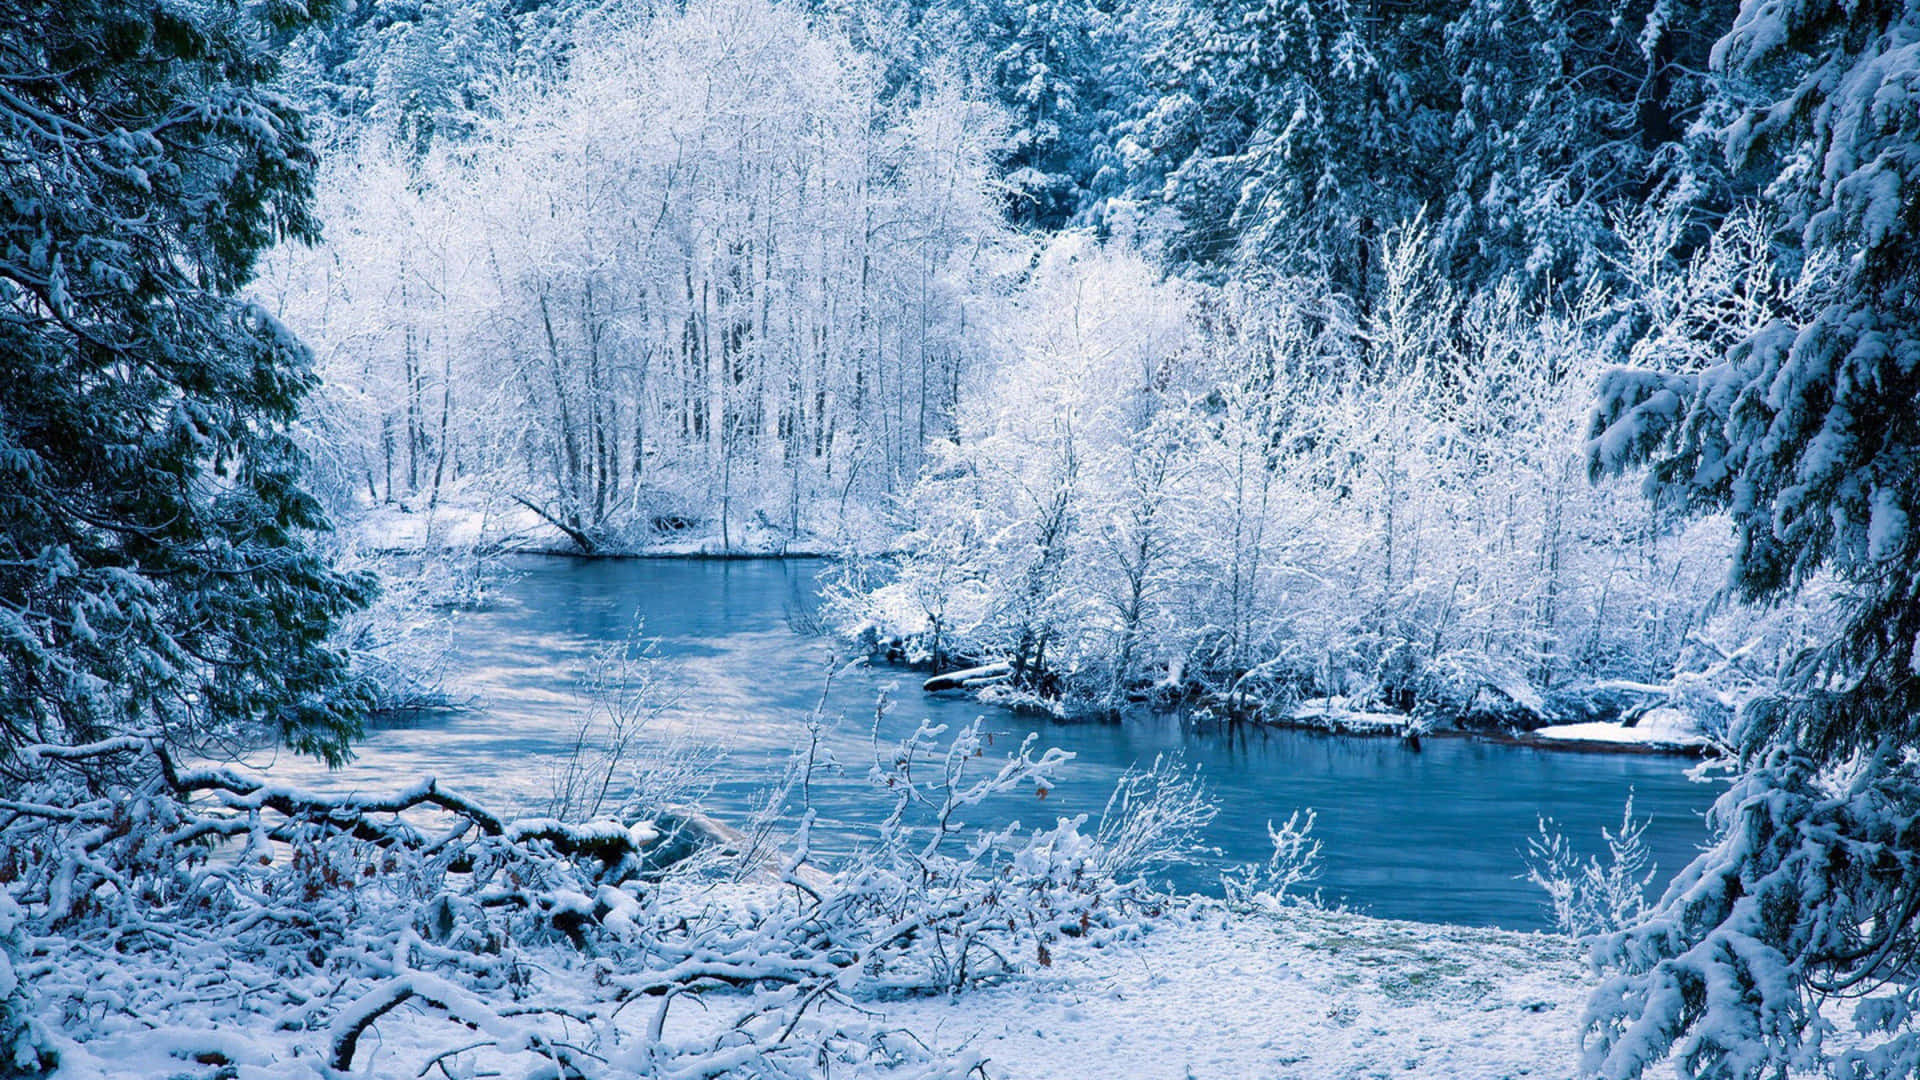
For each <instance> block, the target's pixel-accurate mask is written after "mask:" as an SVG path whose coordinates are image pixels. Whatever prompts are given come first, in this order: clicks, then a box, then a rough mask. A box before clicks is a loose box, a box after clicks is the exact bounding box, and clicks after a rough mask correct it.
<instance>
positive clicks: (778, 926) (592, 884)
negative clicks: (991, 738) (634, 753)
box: [0, 725, 1190, 1078]
mask: <svg viewBox="0 0 1920 1080" xmlns="http://www.w3.org/2000/svg"><path fill="white" fill-rule="evenodd" d="M1069 757H1070V755H1068V754H1065V753H1063V752H1061V751H1057V750H1049V751H1046V752H1039V751H1038V750H1036V748H1035V747H1034V744H1033V740H1032V739H1031V738H1029V739H1028V740H1027V742H1026V743H1024V744H1022V745H1021V746H1020V747H1018V748H1017V749H1015V750H1013V751H1012V752H1011V753H1008V754H1006V755H1004V756H1003V757H1000V758H998V759H995V758H994V757H991V756H990V755H989V750H988V746H987V741H986V739H985V737H984V736H983V735H982V733H981V732H980V730H979V728H978V726H977V725H974V726H970V727H968V728H966V729H964V730H962V731H960V732H958V733H956V734H954V735H953V736H952V737H951V738H946V737H944V735H943V732H942V731H941V730H940V729H938V728H931V727H924V726H923V727H922V728H921V729H920V730H919V731H917V732H916V733H915V734H914V735H913V736H912V737H911V738H909V739H908V740H906V741H905V742H903V743H902V744H900V745H899V746H898V747H895V748H892V749H891V750H889V751H888V752H886V753H884V754H883V755H881V756H880V757H879V758H878V759H877V760H876V762H875V765H874V769H873V772H872V780H873V789H874V792H875V795H876V797H877V798H879V799H882V800H884V801H885V803H886V805H888V806H889V808H890V810H889V813H888V815H887V817H886V818H885V820H884V822H883V823H882V824H881V826H880V827H879V828H878V830H877V832H876V835H875V837H874V839H873V841H872V843H871V844H870V845H868V846H867V847H865V848H864V849H862V850H860V851H858V852H856V853H855V854H854V855H853V856H852V857H850V858H848V859H847V860H845V862H844V863H843V864H840V865H838V866H836V867H821V866H816V865H815V864H814V863H813V860H812V856H811V852H810V847H809V835H810V831H811V828H812V817H811V813H810V812H809V813H808V815H807V816H806V817H805V819H804V820H803V822H802V825H801V828H800V831H799V834H798V836H797V837H796V839H795V841H794V842H793V844H792V845H791V847H790V848H789V849H788V850H787V851H786V852H785V853H784V855H782V856H781V857H779V858H777V859H775V860H774V861H773V862H771V863H766V864H755V865H750V866H742V867H737V868H734V870H735V872H733V873H728V874H724V875H721V876H718V877H701V876H698V875H699V873H700V870H698V869H697V868H698V867H707V868H711V867H713V865H714V863H713V862H712V861H711V860H683V861H680V862H678V863H676V866H677V867H679V869H671V868H669V869H665V870H663V868H662V867H660V866H658V865H656V860H654V859H653V858H651V855H652V854H653V852H654V849H655V848H656V846H657V845H659V844H660V843H662V841H663V836H662V830H661V829H660V828H656V827H655V825H654V824H653V823H652V822H650V821H647V820H638V821H624V820H607V819H600V820H586V821H580V822H567V821H562V820H559V819H556V818H550V817H548V818H529V819H519V820H514V819H505V818H501V817H498V816H496V815H494V814H492V813H491V812H489V811H488V810H486V809H485V808H484V807H482V806H480V805H478V804H476V803H474V802H472V801H471V800H468V799H465V798H463V797H461V796H459V795H457V794H454V793H451V792H448V791H446V790H444V789H442V788H440V787H439V786H438V785H437V784H435V783H434V782H432V781H430V780H429V781H422V782H419V783H416V784H413V785H411V786H409V787H405V788H403V789H401V790H399V791H397V792H395V793H393V794H391V795H389V796H338V797H334V796H321V795H317V794H313V793H310V792H304V791H301V790H298V789H293V788H289V787H284V786H280V785H275V784H272V783H270V782H263V781H260V780H257V779H253V778H250V777H247V776H244V775H241V774H239V773H236V772H234V771H232V770H229V769H224V768H217V767H185V766H182V765H180V764H177V763H176V762H175V761H174V759H173V757H172V755H171V754H170V753H168V752H167V750H166V749H165V748H164V747H163V746H161V745H160V744H158V743H157V742H155V741H153V740H150V739H146V738H139V737H124V738H119V739H115V740H110V741H106V742H101V743H97V744H90V745H85V746H77V747H75V746H36V747H30V748H27V749H26V750H25V751H24V752H23V753H22V755H21V756H20V758H19V759H18V760H16V761H15V763H14V764H13V765H12V766H11V768H12V769H13V770H14V771H13V772H12V773H10V774H9V775H10V776H11V777H13V778H14V779H15V780H17V781H18V784H17V786H16V787H13V788H10V789H9V791H10V793H9V796H8V798H7V800H6V802H5V804H4V810H5V815H6V816H5V817H4V818H0V842H3V843H4V847H3V850H4V851H5V852H7V853H8V854H7V860H8V862H7V864H6V865H7V868H8V884H7V891H6V892H5V893H4V894H0V895H4V897H5V899H4V901H3V902H0V919H4V922H0V957H4V960H5V963H4V965H3V966H0V972H3V973H4V974H6V976H7V977H8V978H9V979H14V976H15V973H17V972H20V971H22V970H31V971H33V972H34V973H35V974H34V980H35V981H34V984H33V989H34V991H35V993H34V994H33V995H31V996H29V995H26V994H25V992H24V984H22V983H21V982H19V981H18V980H17V979H15V981H12V982H9V983H6V984H4V986H3V987H0V989H4V991H5V992H4V993H3V994H0V1005H4V1011H0V1018H4V1019H5V1021H6V1023H7V1026H6V1027H5V1028H4V1029H0V1030H4V1032H5V1033H6V1035H7V1037H8V1039H9V1048H10V1050H12V1051H13V1052H15V1053H16V1054H32V1053H37V1052H38V1050H37V1048H38V1047H41V1046H43V1045H46V1043H47V1040H46V1039H43V1038H42V1035H41V1033H42V1031H43V1027H42V1025H44V1029H45V1031H46V1032H47V1033H48V1034H51V1035H52V1036H53V1037H54V1038H55V1039H57V1040H58V1042H59V1044H60V1045H62V1046H64V1047H66V1048H67V1051H66V1052H67V1053H69V1054H71V1055H74V1056H75V1059H76V1060H81V1061H84V1060H87V1055H89V1054H91V1053H92V1052H93V1051H92V1050H90V1047H91V1046H92V1045H93V1044H95V1043H97V1042H100V1041H101V1040H105V1041H106V1042H105V1044H104V1045H115V1044H114V1043H113V1040H114V1039H116V1038H118V1033H120V1032H121V1031H123V1030H124V1028H125V1025H126V1024H128V1023H134V1022H137V1023H139V1024H143V1025H152V1026H153V1028H154V1029H155V1030H158V1031H161V1032H164V1037H163V1038H160V1039H158V1040H156V1042H155V1044H154V1046H155V1047H158V1049H155V1050H151V1052H154V1053H156V1054H158V1055H159V1056H160V1057H170V1058H171V1059H173V1060H177V1061H180V1062H189V1061H200V1062H206V1061H221V1062H227V1063H241V1064H247V1065H252V1066H259V1067H263V1068H264V1067H268V1066H272V1067H274V1068H278V1069H280V1070H281V1071H282V1074H283V1075H309V1074H311V1075H315V1076H317V1077H329V1078H331V1077H336V1076H338V1075H342V1074H346V1073H361V1072H364V1071H366V1070H368V1069H374V1071H385V1070H389V1069H391V1068H392V1067H394V1066H393V1065H392V1064H391V1063H385V1062H383V1063H381V1064H378V1065H377V1066H376V1065H370V1064H369V1061H370V1058H369V1056H368V1055H369V1054H370V1053H375V1052H376V1051H370V1050H369V1049H368V1047H369V1045H370V1043H371V1040H369V1039H368V1035H369V1033H370V1032H373V1031H375V1030H377V1028H378V1027H379V1025H381V1024H382V1023H383V1022H389V1023H390V1022H392V1020H390V1019H387V1018H391V1017H394V1016H396V1015H397V1014H395V1012H394V1010H396V1009H400V1008H401V1007H402V1006H405V1007H406V1009H407V1010H408V1012H409V1014H410V1015H409V1019H407V1020H406V1023H407V1024H408V1025H409V1026H410V1028H412V1029H415V1030H416V1034H415V1035H414V1036H411V1037H410V1038H409V1039H408V1040H407V1043H408V1045H411V1046H418V1047H421V1048H422V1051H421V1052H422V1053H427V1054H429V1055H432V1056H430V1057H429V1059H428V1060H424V1061H414V1062H409V1063H406V1064H405V1065H404V1066H403V1067H404V1068H405V1069H406V1070H407V1071H408V1072H409V1073H411V1072H414V1071H425V1070H428V1069H431V1068H433V1067H435V1063H436V1062H438V1063H441V1064H442V1065H444V1066H446V1067H448V1068H454V1069H455V1072H456V1073H457V1071H458V1068H468V1069H486V1068H497V1067H500V1066H501V1065H503V1064H504V1065H511V1064H513V1063H514V1062H516V1061H517V1062H518V1065H517V1066H515V1067H517V1068H521V1069H525V1068H528V1067H532V1066H534V1065H536V1064H538V1063H541V1062H544V1063H545V1064H546V1066H547V1067H548V1068H550V1069H553V1070H556V1071H558V1072H559V1073H561V1074H564V1075H568V1076H574V1077H584V1078H593V1077H609V1078H610V1077H614V1076H634V1075H643V1076H653V1075H684V1074H686V1073H687V1072H688V1071H689V1070H691V1071H694V1072H701V1073H703V1074H716V1073H721V1072H731V1073H736V1074H739V1075H749V1076H780V1077H786V1076H800V1075H812V1074H813V1072H814V1070H815V1069H816V1068H817V1067H818V1064H819V1062H821V1061H823V1060H831V1061H834V1062H839V1063H841V1065H843V1066H847V1067H856V1066H857V1067H861V1068H868V1067H871V1068H880V1067H882V1066H885V1067H888V1068H896V1067H897V1068H898V1069H900V1070H903V1071H901V1072H899V1073H898V1074H899V1075H905V1076H913V1075H942V1076H958V1075H961V1074H963V1073H965V1072H966V1070H967V1069H968V1068H969V1067H970V1063H969V1062H966V1061H958V1062H948V1061H939V1060H934V1059H932V1058H930V1057H929V1056H928V1055H927V1054H926V1053H925V1052H924V1051H923V1050H914V1049H913V1048H912V1047H911V1045H910V1043H908V1044H903V1043H900V1042H899V1041H898V1040H896V1039H895V1038H894V1037H893V1036H892V1035H890V1034H889V1033H887V1032H886V1031H884V1030H883V1029H880V1028H878V1027H874V1026H871V1025H865V1024H863V1023H862V1022H860V1021H858V1020H849V1019H846V1018H845V1017H846V1016H847V1015H848V1014H846V1013H844V1012H842V1013H841V1014H840V1015H839V1016H837V1017H825V1016H823V1015H822V1010H823V1009H824V1008H827V1007H828V1006H830V1005H831V1004H832V1003H834V1002H840V1003H843V1004H844V1003H847V1002H857V1001H858V1000H859V999H861V998H863V997H866V998H871V997H874V996H877V995H878V996H885V995H897V994H919V993H930V992H946V993H951V992H955V991H959V990H961V989H964V988H965V987H967V986H969V985H971V984H974V983H977V982H979V981H980V980H983V979H997V978H1005V977H1008V976H1011V975H1016V974H1018V973H1019V972H1021V971H1024V970H1028V969H1030V968H1032V967H1035V966H1045V965H1048V964H1050V963H1051V962H1052V957H1053V953H1054V952H1055V951H1056V950H1058V949H1060V948H1062V947H1065V946H1067V945H1069V944H1071V943H1073V942H1092V943H1098V942H1100V941H1103V940H1106V939H1109V938H1111V937H1114V936H1116V935H1129V934H1132V933H1135V932H1137V931H1138V930H1139V929H1140V928H1141V926H1142V925H1143V923H1142V917H1143V915H1144V914H1146V913H1148V912H1150V911H1151V910H1153V909H1154V908H1155V906H1156V905H1157V903H1158V901H1157V900H1156V899H1155V898H1154V896H1153V895H1152V894H1151V893H1149V892H1147V891H1145V890H1144V889H1142V888H1141V887H1140V886H1138V885H1137V884H1134V883H1133V880H1132V875H1131V874H1130V873H1129V872H1128V871H1129V869H1130V868H1132V867H1135V866H1138V865H1140V864H1141V862H1142V860H1143V859H1144V858H1146V857H1149V856H1152V857H1167V856H1169V855H1172V854H1175V847H1176V846H1177V842H1178V840H1179V838H1180V836H1182V835H1184V834H1181V833H1180V832H1179V825H1180V822H1181V821H1182V820H1184V819H1183V818H1182V816H1181V815H1182V814H1184V813H1190V811H1189V810H1186V809H1182V807H1184V806H1185V804H1182V803H1178V802H1177V801H1176V802H1174V803H1167V802H1165V801H1164V800H1160V799H1155V798H1137V799H1135V800H1133V805H1132V808H1131V809H1129V808H1127V807H1122V808H1120V809H1119V810H1116V811H1115V812H1114V817H1115V820H1116V821H1119V822H1121V823H1120V824H1118V825H1116V826H1115V827H1114V829H1113V830H1112V831H1110V832H1108V833H1107V836H1108V838H1110V839H1112V840H1113V841H1114V846H1111V847H1110V846H1108V844H1107V843H1103V840H1102V837H1101V835H1099V834H1098V833H1096V834H1093V835H1090V834H1088V833H1087V832H1086V831H1084V830H1083V827H1084V826H1085V824H1086V821H1085V819H1084V818H1083V817H1073V818H1067V819H1060V820H1056V821H1055V822H1053V823H1052V824H1051V825H1049V826H1046V827H1043V828H1039V829H1035V830H1031V831H1028V830H1023V829H1022V828H1021V827H1020V826H1019V825H1018V824H1013V825H1009V826H1008V827H1006V828H1004V829H1000V830H994V831H990V832H986V833H980V832H977V831H976V830H973V829H971V828H969V827H968V826H967V825H966V823H965V817H966V815H967V813H968V810H969V809H970V808H972V807H975V806H977V805H979V804H980V803H981V802H983V801H986V800H990V799H992V800H1003V799H1008V798H1015V797H1019V796H1021V795H1025V796H1027V797H1034V796H1039V797H1042V798H1043V797H1044V795H1045V794H1046V792H1047V791H1048V790H1049V789H1050V788H1051V787H1052V786H1053V785H1055V784H1057V783H1058V782H1059V781H1060V776H1059V773H1060V769H1061V767H1062V766H1063V765H1064V764H1065V762H1066V761H1067V759H1068V758H1069ZM107 772H110V773H111V774H112V775H114V776H116V777H117V778H118V782H117V783H115V784H114V785H112V786H111V787H109V788H107V789H105V790H104V791H101V792H94V793H90V792H88V791H87V790H86V777H87V776H88V775H100V774H102V773H107ZM1174 786H1175V787H1178V783H1177V781H1176V782H1175V784H1174ZM1135 790H1136V791H1137V790H1138V788H1137V787H1136V789H1135ZM1169 805H1171V806H1174V807H1175V812H1173V813H1171V814H1169V813H1165V812H1162V811H1160V810H1153V809H1152V808H1154V807H1163V808H1164V807H1165V806H1169ZM1141 807H1147V808H1149V811H1148V812H1144V813H1143V811H1142V810H1141V809H1140V808H1141ZM1170 829H1171V830H1172V831H1171V832H1170V831H1169V830H1170ZM1170 836H1171V837H1173V839H1172V840H1169V837H1170ZM689 867H695V868H696V869H694V870H691V871H690V870H689V869H687V868H689ZM730 882H732V883H730ZM182 986H193V987H199V988H202V989H203V990H204V991H205V992H204V993H194V994H188V995H184V996H182V995H181V994H180V991H179V988H180V987H182ZM688 995H698V996H699V997H700V1001H701V1004H702V1005H703V1006H704V1007H705V1010H717V1012H716V1015H720V1014H724V1022H719V1023H715V1022H712V1021H711V1020H710V1019H708V1018H704V1017H702V1016H701V1015H699V1014H695V1013H688V1012H687V1011H686V1010H675V1008H674V1005H675V1002H676V1000H678V999H681V998H683V997H686V996H688ZM633 1006H642V1008H637V1009H635V1008H631V1007H633ZM103 1010H104V1011H103ZM623 1010H629V1011H628V1014H627V1015H628V1020H629V1022H623V1021H622V1020H621V1014H622V1012H623ZM683 1014H684V1015H683ZM442 1020H444V1021H445V1022H446V1023H445V1029H444V1033H443V1034H440V1035H435V1034H433V1033H432V1030H431V1029H432V1028H434V1027H435V1026H436V1024H438V1023H440V1022H441V1021H442ZM422 1028H424V1029H427V1030H425V1031H424V1032H422V1031H420V1030H419V1029H422ZM22 1048H24V1049H22ZM150 1049H151V1048H150ZM23 1060H24V1059H23Z"/></svg>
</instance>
